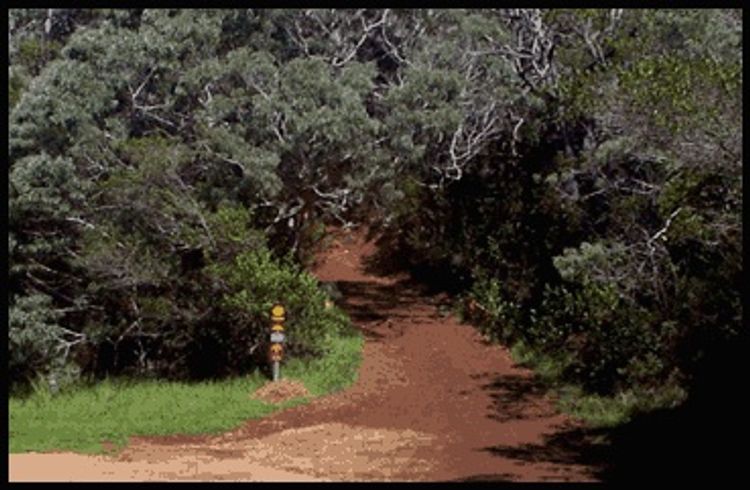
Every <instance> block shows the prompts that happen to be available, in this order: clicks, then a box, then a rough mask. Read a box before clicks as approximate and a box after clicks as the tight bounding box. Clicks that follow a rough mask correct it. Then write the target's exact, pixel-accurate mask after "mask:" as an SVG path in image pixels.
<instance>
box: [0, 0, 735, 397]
mask: <svg viewBox="0 0 750 490" xmlns="http://www.w3.org/2000/svg"><path fill="white" fill-rule="evenodd" d="M48 16H49V17H50V18H49V20H50V26H51V28H50V30H49V32H45V28H44V26H45V24H46V21H47V20H48ZM369 25H374V26H375V27H373V28H371V29H370V30H369V31H367V32H366V33H364V32H363V26H369ZM289 26H294V29H292V28H290V27H289ZM9 34H10V43H9V44H10V46H9V55H10V66H9V85H8V88H9V106H10V109H11V111H10V114H9V123H10V127H9V148H8V154H9V194H10V200H9V208H10V210H9V211H10V213H9V224H10V233H9V248H10V270H9V284H10V288H9V298H10V302H11V308H12V311H14V313H13V315H14V316H13V318H14V321H15V322H16V323H15V324H14V325H16V327H14V328H15V330H14V331H13V332H14V333H13V335H16V337H17V338H19V339H20V338H26V337H28V339H27V340H24V341H23V342H21V343H16V344H13V345H15V346H16V347H14V349H16V350H18V355H17V357H14V359H16V361H14V362H16V364H15V366H16V367H14V371H13V372H14V373H18V377H19V378H18V379H19V380H20V379H21V378H23V379H26V380H27V381H28V380H30V379H33V378H34V374H33V373H34V372H38V373H40V374H41V373H46V372H50V371H52V370H53V369H58V368H59V369H60V370H62V369H63V368H62V367H61V366H70V365H71V364H70V363H71V362H74V363H75V364H76V365H78V366H80V367H81V368H82V369H83V372H84V373H87V374H95V375H98V376H104V375H106V374H107V373H126V372H129V373H138V374H141V375H157V374H158V375H163V376H169V377H174V378H205V377H212V376H222V375H227V374H233V373H237V372H246V371H249V370H251V369H253V368H254V367H257V366H259V365H262V364H263V361H261V360H259V359H255V358H253V355H256V354H253V355H251V353H250V350H251V348H252V347H253V346H255V345H260V343H259V342H261V341H264V339H265V337H264V335H265V334H263V333H262V332H263V331H264V329H265V326H266V325H265V323H264V322H265V320H264V318H265V317H264V315H266V313H267V311H266V309H267V307H268V306H270V302H273V301H276V300H282V301H289V302H290V306H289V307H290V309H291V313H290V318H293V319H294V322H296V323H294V324H293V325H292V324H290V347H291V349H292V351H293V352H294V353H296V354H299V355H320V354H322V353H324V352H326V349H327V348H328V347H327V346H328V344H327V342H328V340H327V339H329V338H330V337H331V336H332V335H335V334H336V332H339V331H340V330H341V328H343V325H344V324H345V321H344V320H343V318H342V317H341V316H340V313H338V312H337V311H336V310H326V309H324V307H323V301H324V296H323V295H322V293H320V292H318V290H317V285H316V283H315V281H314V280H313V279H312V278H311V277H309V276H307V275H305V274H303V273H301V272H300V269H299V265H294V264H293V263H297V264H299V263H300V262H303V261H304V260H306V259H307V258H309V256H310V253H311V250H313V249H314V247H315V245H316V243H318V242H319V240H320V239H321V235H322V234H323V233H324V230H325V227H326V226H328V225H330V224H331V223H332V222H333V221H335V222H336V223H345V224H348V223H350V222H353V221H355V220H366V221H375V222H378V223H382V224H384V225H386V228H387V231H388V232H389V235H390V238H392V240H391V243H393V244H394V245H395V246H396V248H397V249H398V250H397V251H396V253H398V254H400V258H401V259H402V260H401V261H400V262H402V263H403V264H406V265H408V266H410V267H411V268H412V270H414V271H415V273H416V274H417V275H418V276H420V277H422V278H425V279H428V280H429V281H430V282H431V283H432V284H433V285H434V286H436V287H442V288H444V289H446V290H449V291H451V292H455V293H460V292H465V291H471V295H472V296H473V298H474V300H475V301H476V302H477V303H478V304H479V305H481V306H482V308H484V309H485V310H486V311H485V312H484V313H483V315H484V317H483V320H482V321H483V322H484V327H483V328H484V329H485V330H486V332H487V333H488V334H489V335H490V336H492V337H495V338H498V339H502V340H505V341H522V342H524V344H525V345H526V347H527V348H528V349H529V350H530V351H532V350H533V351H534V352H535V353H536V354H539V355H543V354H544V355H547V354H549V353H552V352H556V353H557V355H556V357H555V360H554V363H553V364H554V365H555V366H557V368H560V369H557V368H556V369H550V372H554V373H556V374H555V376H560V377H563V378H565V379H568V380H570V381H571V382H576V383H580V384H582V386H583V387H584V388H585V389H586V390H588V391H589V392H598V393H600V394H601V393H613V392H618V391H619V392H622V393H632V394H633V396H634V397H636V398H639V397H643V396H647V395H644V393H649V390H650V389H656V387H657V386H658V385H659V383H660V379H664V378H669V379H670V380H672V381H670V383H672V384H674V385H679V386H680V387H682V388H684V389H686V390H687V391H690V390H692V389H694V387H695V386H697V384H696V383H697V381H695V380H696V379H699V378H700V373H701V372H702V371H704V370H705V369H704V366H705V364H703V363H704V361H701V359H704V360H705V359H716V358H719V359H720V358H722V357H724V356H723V355H722V353H724V352H726V349H727V346H731V345H732V344H733V343H734V342H735V339H736V337H737V335H738V334H739V332H740V331H741V323H742V306H741V301H740V291H741V287H742V286H741V285H742V211H741V210H742V175H741V173H742V165H741V164H740V163H739V162H741V161H742V128H741V126H740V124H741V121H742V70H741V68H742V56H741V55H742V43H741V39H742V16H741V12H740V11H738V10H718V9H709V10H676V9H667V10H635V9H632V10H631V9H623V10H591V9H586V10H580V9H579V10H570V9H553V10H544V11H542V10H536V9H521V10H513V11H510V10H488V11H473V10H449V11H445V10H439V9H438V10H434V9H433V10H424V11H419V10H417V11H414V10H396V11H388V12H387V15H386V13H385V12H384V11H377V10H359V11H343V10H342V11H335V10H312V11H311V10H285V11H280V10H255V9H250V10H183V11H176V10H166V9H165V10H151V9H145V10H140V9H139V10H116V9H115V10H113V9H105V10H80V9H54V13H50V12H48V11H47V10H46V9H32V10H23V9H18V10H12V11H11V15H9ZM363 34H364V37H363ZM269 248H270V249H271V250H270V251H269V250H268V249H269ZM278 257H293V258H291V259H289V258H285V259H279V258H278ZM35 308H36V309H38V310H39V311H38V312H35V313H34V314H32V313H31V310H32V309H35ZM58 313H59V315H58ZM21 318H27V319H28V321H29V322H30V323H29V324H30V325H31V326H30V327H29V330H28V331H26V330H24V328H25V327H23V326H22V324H21V323H18V322H20V321H21V320H20V319H21ZM24 321H26V320H24ZM33 325H37V326H38V328H37V327H32V326H33ZM55 325H56V326H57V327H59V328H64V329H66V330H65V332H66V334H65V336H64V338H63V340H60V338H58V340H56V341H55V342H56V344H55V345H57V346H63V347H64V346H65V345H68V343H69V342H73V341H76V343H75V345H74V346H72V347H71V352H72V353H69V355H64V352H65V349H64V348H63V349H62V350H60V351H59V352H58V349H57V347H50V346H51V345H52V344H50V343H49V342H51V340H50V339H52V338H53V337H54V336H56V335H58V333H59V332H60V331H59V330H57V327H55ZM21 332H27V333H28V335H26V334H22V333H21ZM56 332H57V333H56ZM24 335H26V337H24ZM19 336H20V337H19ZM58 337H59V336H58ZM56 338H57V337H56ZM19 342H20V341H19ZM22 344H23V345H24V346H25V347H23V348H21V347H20V346H21V345H22ZM50 348H51V349H52V350H51V351H50V350H49V349H50ZM259 348H260V347H256V350H255V351H254V352H255V353H257V352H260V350H257V349H259ZM73 351H74V352H73ZM22 352H23V353H24V354H23V355H22V354H21V353H22ZM12 355H14V356H15V355H16V354H12ZM22 359H28V360H29V361H28V362H26V361H23V360H22ZM205 360H208V361H207V362H199V361H205ZM201 366H203V367H201ZM205 366H210V367H209V368H207V367H205ZM65 369H67V368H65ZM61 372H62V371H61ZM72 372H73V371H71V373H72ZM21 373H23V374H21ZM14 376H16V375H14ZM15 381H16V380H15V379H14V380H12V382H13V383H15ZM639 406H640V405H639ZM644 406H645V405H644Z"/></svg>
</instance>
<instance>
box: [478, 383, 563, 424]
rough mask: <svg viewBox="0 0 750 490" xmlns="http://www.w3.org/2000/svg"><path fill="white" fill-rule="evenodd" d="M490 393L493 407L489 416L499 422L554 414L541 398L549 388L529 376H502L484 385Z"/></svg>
mask: <svg viewBox="0 0 750 490" xmlns="http://www.w3.org/2000/svg"><path fill="white" fill-rule="evenodd" d="M482 388H483V389H484V390H486V391H488V392H489V393H490V397H491V398H492V402H493V405H492V409H491V411H490V415H489V418H491V419H494V420H497V421H499V422H508V421H511V420H529V419H535V418H542V417H548V416H550V415H553V414H554V412H551V408H550V407H545V404H543V403H537V400H541V399H542V397H543V396H544V394H545V393H546V391H547V388H546V387H545V386H544V385H543V384H542V383H541V382H539V381H537V380H536V379H534V378H533V377H529V376H522V375H514V376H501V377H499V378H497V379H496V380H494V381H493V382H491V383H488V384H486V385H484V386H483V387H482Z"/></svg>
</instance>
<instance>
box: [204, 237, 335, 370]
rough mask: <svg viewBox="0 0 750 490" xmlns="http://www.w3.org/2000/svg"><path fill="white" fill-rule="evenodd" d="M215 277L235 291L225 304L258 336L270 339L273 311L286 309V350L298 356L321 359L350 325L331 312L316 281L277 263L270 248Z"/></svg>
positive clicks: (240, 258) (251, 254)
mask: <svg viewBox="0 0 750 490" xmlns="http://www.w3.org/2000/svg"><path fill="white" fill-rule="evenodd" d="M215 274H216V275H217V276H218V277H220V278H221V279H223V280H224V281H226V283H227V286H228V288H229V293H228V294H226V296H225V299H224V304H225V305H226V306H227V307H229V308H233V309H236V311H237V315H238V321H242V322H243V323H245V324H247V325H248V328H251V329H253V330H254V331H256V332H258V333H257V336H258V337H261V336H263V335H266V334H267V331H268V321H269V320H268V318H267V317H268V312H269V311H270V308H271V306H273V304H274V303H277V302H279V303H282V304H283V305H284V307H285V308H286V310H287V322H286V323H285V326H286V327H287V329H286V332H285V333H286V335H287V344H286V347H287V348H288V351H289V353H290V355H292V356H295V355H308V354H316V355H319V354H320V353H321V352H324V351H325V350H327V349H328V348H329V347H330V342H331V339H333V338H334V337H335V336H337V335H340V334H341V333H342V332H343V331H344V329H345V327H346V326H347V325H348V323H347V320H346V317H345V316H344V315H343V313H342V312H341V311H340V310H338V309H336V308H326V306H325V302H326V300H327V299H329V298H328V296H327V295H326V294H325V293H324V292H323V291H322V290H320V289H319V288H318V282H317V280H316V279H315V278H313V277H312V276H311V275H310V274H308V273H305V272H303V271H301V270H300V269H299V268H298V267H296V266H295V265H294V264H293V263H291V262H289V261H287V262H286V263H281V264H279V263H277V262H276V261H274V260H273V259H272V257H271V254H270V252H269V251H268V250H267V249H263V248H261V249H257V250H254V251H251V252H245V253H242V254H240V255H238V256H237V258H236V259H235V261H234V263H233V264H230V265H228V266H224V267H217V268H216V271H215Z"/></svg>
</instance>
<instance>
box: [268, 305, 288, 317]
mask: <svg viewBox="0 0 750 490" xmlns="http://www.w3.org/2000/svg"><path fill="white" fill-rule="evenodd" d="M284 313H286V311H285V310H284V307H283V306H281V305H278V304H277V305H273V307H272V308H271V316H274V317H277V318H284Z"/></svg>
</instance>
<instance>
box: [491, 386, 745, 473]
mask: <svg viewBox="0 0 750 490" xmlns="http://www.w3.org/2000/svg"><path fill="white" fill-rule="evenodd" d="M499 383H500V385H501V386H503V388H504V389H505V388H507V389H509V391H511V392H512V391H513V390H512V389H511V386H515V389H516V390H518V392H519V393H517V394H513V395H509V394H507V392H505V393H506V394H504V395H502V396H501V397H500V402H499V403H498V404H497V406H496V408H497V410H498V411H499V413H502V412H503V411H504V410H510V409H511V407H512V404H513V403H516V402H515V401H514V400H517V401H522V400H523V397H524V396H526V395H527V394H531V393H534V392H535V390H536V388H534V387H533V386H531V385H524V383H523V382H520V383H518V382H517V381H513V380H511V381H508V382H507V383H505V384H503V383H502V382H499ZM493 386H494V385H493ZM723 401H725V402H726V403H722V402H723ZM733 403H734V402H731V401H728V400H722V399H714V400H712V401H710V402H709V401H707V400H705V399H699V400H698V401H689V400H688V401H687V402H686V403H684V404H683V405H681V406H679V407H677V408H674V409H662V410H655V411H652V412H649V413H644V414H640V415H637V416H635V417H633V419H632V420H631V421H630V422H628V423H625V424H623V425H621V426H618V427H615V428H601V429H589V428H568V429H564V428H563V429H562V430H560V431H557V432H555V433H554V434H549V435H546V436H545V437H544V440H543V442H542V443H540V444H525V445H521V446H511V445H497V446H492V447H487V448H484V450H485V451H489V452H490V453H492V454H494V455H497V456H498V457H502V458H510V459H514V460H517V461H521V462H527V463H529V464H532V463H540V462H549V463H558V464H579V465H585V466H588V467H589V468H592V476H593V477H594V478H596V479H598V480H602V481H605V482H613V483H620V482H627V483H631V482H632V483H635V482H646V481H648V482H655V481H658V482H664V483H667V482H668V483H677V482H679V483H691V484H694V483H695V482H697V481H706V482H707V481H709V480H710V481H712V482H715V481H716V480H726V481H730V479H732V478H738V477H739V472H740V468H741V467H742V461H741V460H740V457H741V456H740V454H741V453H742V449H741V447H742V446H741V445H742V444H743V443H744V441H745V439H744V437H741V436H740V435H739V432H738V431H739V427H738V425H736V424H739V423H740V422H741V420H742V415H741V414H740V413H739V409H738V408H737V406H732V405H733ZM493 416H499V417H501V418H502V419H505V420H509V419H512V418H514V416H517V418H523V414H514V413H512V410H510V411H509V412H508V413H502V415H491V417H493ZM735 417H736V418H735ZM732 440H734V444H732V443H731V442H730V441H732ZM729 475H734V476H729Z"/></svg>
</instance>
